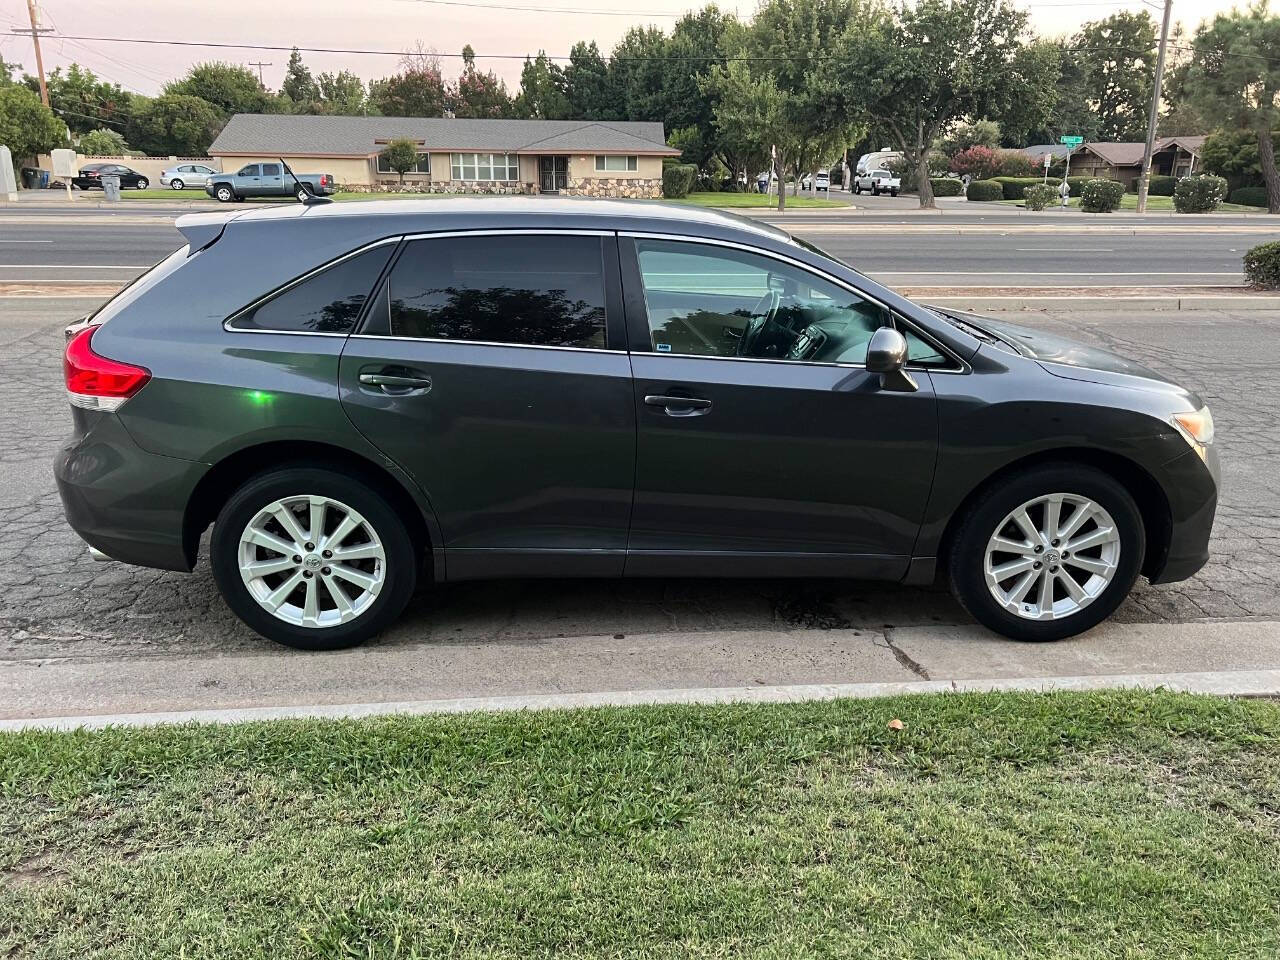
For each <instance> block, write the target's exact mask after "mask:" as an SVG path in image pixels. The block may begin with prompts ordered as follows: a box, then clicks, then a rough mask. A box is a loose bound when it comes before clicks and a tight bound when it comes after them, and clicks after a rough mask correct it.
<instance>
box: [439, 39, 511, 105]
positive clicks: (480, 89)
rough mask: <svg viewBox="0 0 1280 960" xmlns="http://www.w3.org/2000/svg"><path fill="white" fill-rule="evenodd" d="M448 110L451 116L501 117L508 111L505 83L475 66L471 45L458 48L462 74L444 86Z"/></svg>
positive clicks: (508, 103)
mask: <svg viewBox="0 0 1280 960" xmlns="http://www.w3.org/2000/svg"><path fill="white" fill-rule="evenodd" d="M448 100H449V109H450V110H452V111H453V115H454V116H455V117H505V116H508V115H509V114H510V113H511V95H510V94H509V93H507V85H506V84H505V83H503V82H502V80H500V79H499V78H498V77H497V76H496V75H495V74H494V73H493V71H492V70H490V71H489V72H487V73H481V72H480V71H479V70H477V69H476V54H475V51H474V50H472V49H471V44H467V45H466V46H465V47H463V48H462V73H461V74H460V75H459V76H458V79H457V80H456V81H455V82H454V83H453V84H451V85H450V86H449V88H448Z"/></svg>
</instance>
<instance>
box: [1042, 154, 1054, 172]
mask: <svg viewBox="0 0 1280 960" xmlns="http://www.w3.org/2000/svg"><path fill="white" fill-rule="evenodd" d="M1052 164H1053V154H1052V153H1046V154H1045V155H1044V168H1045V169H1046V170H1048V169H1049V167H1050V166H1051V165H1052Z"/></svg>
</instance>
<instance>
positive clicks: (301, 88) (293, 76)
mask: <svg viewBox="0 0 1280 960" xmlns="http://www.w3.org/2000/svg"><path fill="white" fill-rule="evenodd" d="M280 95H281V96H283V97H285V98H287V99H288V100H290V101H292V102H293V103H295V104H305V105H311V104H314V103H315V102H316V101H317V100H319V99H320V85H319V84H318V83H316V81H315V78H314V77H313V76H311V70H310V69H308V67H307V65H306V64H305V63H303V62H302V53H301V51H299V50H298V48H297V47H294V48H293V50H292V51H291V52H290V53H289V64H288V66H286V67H285V70H284V83H282V84H281V85H280Z"/></svg>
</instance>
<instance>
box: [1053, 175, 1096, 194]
mask: <svg viewBox="0 0 1280 960" xmlns="http://www.w3.org/2000/svg"><path fill="white" fill-rule="evenodd" d="M1092 179H1093V177H1067V186H1069V187H1070V188H1071V196H1073V197H1078V196H1080V195H1081V194H1082V193H1084V185H1085V184H1086V183H1088V182H1089V181H1090V180H1092ZM1059 182H1061V181H1059Z"/></svg>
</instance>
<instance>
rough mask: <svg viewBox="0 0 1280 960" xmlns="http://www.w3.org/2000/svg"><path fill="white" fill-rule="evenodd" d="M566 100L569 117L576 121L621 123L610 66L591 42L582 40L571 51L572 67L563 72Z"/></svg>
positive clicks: (621, 114)
mask: <svg viewBox="0 0 1280 960" xmlns="http://www.w3.org/2000/svg"><path fill="white" fill-rule="evenodd" d="M564 83H565V96H566V97H567V98H568V101H569V114H570V116H571V117H572V118H573V119H575V120H622V119H625V116H624V112H625V111H624V107H623V104H622V103H621V102H620V98H619V96H618V91H617V89H616V88H615V86H614V82H613V77H611V76H610V74H609V64H607V63H606V62H605V59H604V57H603V56H601V55H600V48H599V47H597V46H596V42H595V41H594V40H592V41H591V42H590V43H587V42H586V41H585V40H579V41H578V42H577V43H575V44H574V45H573V47H572V48H571V49H570V50H569V65H568V66H567V67H565V70H564Z"/></svg>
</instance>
